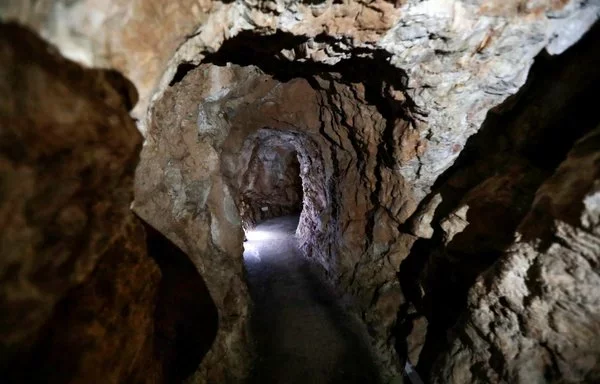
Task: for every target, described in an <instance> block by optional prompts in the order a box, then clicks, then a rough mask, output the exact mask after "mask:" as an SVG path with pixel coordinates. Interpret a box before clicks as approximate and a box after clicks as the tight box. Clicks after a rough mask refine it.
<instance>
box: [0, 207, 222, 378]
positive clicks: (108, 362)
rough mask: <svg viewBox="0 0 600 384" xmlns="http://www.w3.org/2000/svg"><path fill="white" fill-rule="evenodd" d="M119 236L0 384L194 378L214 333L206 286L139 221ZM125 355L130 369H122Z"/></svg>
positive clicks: (214, 319) (181, 255) (177, 251)
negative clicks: (137, 347)
mask: <svg viewBox="0 0 600 384" xmlns="http://www.w3.org/2000/svg"><path fill="white" fill-rule="evenodd" d="M134 220H137V219H134ZM144 228H145V230H146V234H144ZM127 231H128V232H127V235H128V236H125V237H123V238H122V239H119V240H118V241H116V242H114V244H112V245H111V246H110V248H109V249H108V250H107V251H106V253H105V254H104V255H103V256H102V258H101V259H100V261H99V262H98V265H97V266H96V268H95V270H94V271H93V273H92V275H91V277H90V279H89V281H88V282H86V283H84V284H82V285H80V286H78V287H76V288H74V289H73V290H71V291H70V292H69V293H68V295H67V296H66V297H65V299H64V300H62V301H61V302H60V303H59V304H58V305H57V306H56V308H55V309H54V313H53V315H52V317H51V319H50V321H48V323H47V324H46V325H45V327H44V329H42V331H41V333H40V335H39V337H38V340H37V341H36V343H35V348H34V349H33V350H32V351H31V352H30V353H27V354H26V355H21V356H18V358H17V359H15V360H14V361H13V365H12V367H11V368H10V369H9V370H8V372H7V373H6V374H5V375H4V376H2V377H0V379H2V380H0V381H1V382H2V383H11V384H12V383H15V384H16V383H55V384H59V383H67V382H73V380H74V379H75V382H81V381H80V380H82V379H84V378H86V380H88V379H89V382H98V380H99V377H97V376H95V375H96V374H97V373H98V372H109V375H110V377H108V376H105V375H106V374H104V376H102V380H103V381H107V382H121V383H145V382H148V380H149V378H152V382H153V383H165V384H171V383H173V384H175V383H177V384H179V383H181V382H182V380H183V379H185V378H187V377H188V376H189V375H191V374H192V373H193V372H195V371H196V369H197V368H198V366H199V365H200V362H201V361H202V358H203V357H204V355H205V354H206V353H207V351H208V350H209V348H210V346H211V344H212V342H213V340H214V338H215V336H216V333H217V326H218V317H217V309H216V306H215V304H214V303H213V301H212V298H211V297H210V294H209V292H208V290H207V288H206V285H205V283H204V281H203V279H202V277H201V276H200V274H199V273H198V271H197V270H196V267H195V266H194V265H193V264H192V262H191V261H190V260H189V258H188V257H187V255H186V254H185V253H184V252H182V251H181V250H180V249H179V248H178V247H177V246H175V245H174V244H173V243H171V242H170V241H169V240H168V239H167V238H166V237H164V236H163V235H162V234H161V233H159V232H158V231H156V230H155V229H153V228H152V227H150V226H148V225H146V224H142V223H141V220H140V221H139V222H136V223H135V224H134V225H131V226H130V227H129V228H128V229H127ZM144 238H145V240H146V244H147V253H146V246H145V245H146V244H145V241H144ZM154 262H156V264H158V267H159V268H160V271H159V270H158V269H157V267H156V265H155V264H154ZM142 330H143V331H142ZM135 337H138V338H139V337H143V338H144V339H142V340H141V341H140V342H139V343H138V344H139V345H143V348H142V349H141V350H129V349H128V347H129V344H130V343H131V342H132V341H131V338H135ZM135 341H136V342H138V341H139V340H135ZM129 354H132V355H134V357H132V359H131V360H132V361H135V366H134V367H126V368H122V367H121V366H120V361H121V359H122V358H123V356H125V357H130V356H129ZM96 370H97V371H96Z"/></svg>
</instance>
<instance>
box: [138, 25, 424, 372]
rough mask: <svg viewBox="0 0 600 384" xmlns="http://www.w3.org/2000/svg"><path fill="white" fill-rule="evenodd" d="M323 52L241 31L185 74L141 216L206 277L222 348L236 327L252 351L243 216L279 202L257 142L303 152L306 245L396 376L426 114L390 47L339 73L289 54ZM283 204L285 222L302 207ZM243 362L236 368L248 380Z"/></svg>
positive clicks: (297, 41) (162, 130)
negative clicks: (397, 323)
mask: <svg viewBox="0 0 600 384" xmlns="http://www.w3.org/2000/svg"><path fill="white" fill-rule="evenodd" d="M313 43H314V42H308V41H307V39H306V38H289V36H287V35H285V34H281V33H278V34H276V35H273V36H267V37H264V36H263V37H261V36H256V35H253V34H251V33H250V34H249V33H240V34H239V35H238V36H236V37H234V38H232V39H231V40H228V41H227V42H225V43H224V44H223V46H222V47H221V49H220V50H219V51H217V52H215V53H214V54H211V55H207V57H206V58H205V59H204V60H203V62H202V63H199V65H197V66H190V65H182V66H181V67H180V71H178V73H177V75H176V78H174V81H172V86H171V87H169V88H168V89H167V90H166V91H165V93H164V94H163V95H162V97H161V98H160V99H159V100H158V101H157V102H156V103H155V105H154V107H153V109H152V118H151V125H150V126H149V129H148V132H147V143H146V146H145V147H144V151H143V152H142V162H141V165H140V167H139V168H138V172H137V180H136V187H137V190H136V202H135V205H134V209H135V210H136V212H137V213H138V214H140V216H142V217H143V218H144V219H145V220H147V221H148V222H149V223H151V224H152V225H153V226H155V227H156V228H158V229H159V230H160V231H161V232H163V233H167V234H169V237H170V238H173V239H175V242H176V243H177V244H178V245H180V246H181V247H182V249H184V250H185V251H186V253H188V255H190V258H191V259H192V261H193V262H194V263H195V264H196V265H197V266H198V268H199V270H200V272H201V274H202V276H203V277H205V279H206V282H207V286H208V287H209V290H210V291H211V295H212V297H213V298H214V299H215V303H216V304H217V307H218V309H219V315H220V316H219V318H220V320H221V322H220V330H223V331H222V332H221V333H219V334H218V335H217V340H216V341H215V344H214V347H213V350H215V348H216V350H218V349H219V348H222V352H219V353H223V354H226V352H225V349H224V345H225V343H226V342H225V339H224V338H225V337H226V336H225V335H226V332H225V330H227V337H229V338H231V337H232V336H231V335H232V334H235V335H237V336H235V337H239V338H240V339H239V340H240V343H244V341H243V338H244V337H245V336H244V335H245V334H246V331H244V329H245V327H246V325H245V324H247V321H246V319H247V317H248V314H249V312H248V311H249V309H248V308H249V307H248V303H249V298H248V294H247V287H246V283H245V280H244V272H243V263H242V257H241V255H242V242H243V231H242V221H243V220H245V219H247V218H248V217H249V216H253V220H256V219H257V218H258V215H263V212H264V211H262V208H263V207H268V206H269V204H265V205H263V202H265V201H267V197H268V196H267V195H264V194H263V196H261V195H260V194H257V193H253V192H252V191H251V190H250V187H251V186H258V185H259V182H265V180H264V179H263V180H261V178H258V177H257V176H259V174H258V169H259V168H261V167H262V166H265V165H266V163H265V161H263V160H261V158H260V155H259V152H260V150H261V146H257V145H256V144H257V142H260V143H263V144H264V150H266V152H264V155H263V159H267V158H268V156H272V155H274V154H275V151H282V152H286V153H287V154H288V155H289V156H292V153H293V152H295V153H296V155H297V160H298V166H299V173H300V177H301V180H302V200H303V202H302V212H301V217H300V220H299V225H298V229H297V235H298V239H299V247H300V249H301V251H302V254H303V255H304V256H305V257H306V258H307V259H309V260H311V261H312V262H314V263H315V264H316V265H318V266H319V269H320V270H321V272H322V274H323V275H324V276H325V277H326V278H327V279H328V280H329V281H330V282H331V283H333V285H334V286H336V288H337V290H338V292H340V294H342V295H344V297H345V302H346V303H348V305H349V306H350V307H352V311H353V312H354V313H355V314H356V315H357V316H359V317H360V318H361V319H362V321H363V322H364V323H365V324H366V325H367V327H368V329H369V335H370V337H371V344H372V347H373V348H374V349H375V351H376V354H377V356H378V357H377V362H378V369H379V371H381V372H383V376H384V377H387V378H389V377H392V376H394V375H396V374H397V372H399V371H400V366H401V364H400V362H399V359H398V358H397V356H396V353H395V350H394V347H393V342H392V341H391V340H390V337H389V336H390V329H391V326H392V325H393V323H394V319H395V316H396V311H397V307H398V305H399V304H400V301H401V300H402V294H401V291H400V286H399V284H398V282H397V279H396V275H395V274H396V271H397V270H398V267H399V263H400V261H401V259H400V258H399V257H398V256H397V255H398V253H399V252H400V249H399V248H401V247H403V246H404V243H403V241H402V240H401V241H398V239H397V238H396V235H397V234H398V226H399V221H400V220H402V218H403V217H407V216H408V215H409V214H410V212H411V209H412V207H413V206H414V202H413V198H412V192H411V188H410V186H409V185H407V184H406V183H405V182H404V179H403V178H402V176H401V174H400V172H399V167H400V166H401V164H402V162H403V161H404V160H406V159H409V158H412V157H414V156H418V154H419V153H420V151H422V148H420V147H419V145H418V138H419V136H420V135H421V133H420V132H419V131H418V129H417V128H416V125H415V124H414V121H415V119H417V118H419V111H418V109H417V108H416V107H415V105H414V103H412V101H411V99H410V97H408V95H407V94H406V92H405V85H406V82H407V78H406V75H405V74H404V72H403V71H401V70H400V69H398V68H395V67H393V66H391V65H390V64H389V62H388V60H387V56H386V54H385V53H384V52H382V51H378V50H365V51H364V52H363V51H361V52H359V53H358V54H357V55H355V56H351V57H349V58H347V59H345V60H340V61H339V62H338V63H337V64H335V65H328V64H320V63H314V62H311V61H306V62H302V61H288V60H287V59H283V60H282V58H281V57H280V56H278V53H279V52H281V51H282V50H286V52H287V51H290V52H291V51H294V50H295V49H296V48H297V49H300V51H301V50H302V49H304V48H302V47H306V46H308V45H310V44H313ZM325 43H326V42H317V43H316V44H317V45H319V44H325ZM277 148H279V149H277ZM284 148H285V150H284ZM292 148H293V152H292ZM253 154H254V155H253ZM267 154H269V155H268V156H267ZM253 156H254V157H253ZM284 157H285V156H284ZM292 157H293V156H292ZM259 160H260V161H259ZM268 163H269V164H275V163H273V162H271V161H270V160H269V162H268ZM269 167H271V165H269ZM272 173H273V174H276V173H277V172H272ZM264 176H266V175H264V174H263V175H262V176H261V177H263V178H264ZM296 183H297V181H296ZM296 195H300V193H299V192H297V193H296ZM281 196H282V195H280V197H281ZM272 197H274V196H272ZM286 199H287V200H286V201H287V202H289V203H290V205H287V206H286V208H285V211H286V213H287V212H290V211H291V209H290V208H288V207H292V206H294V204H297V200H295V198H294V200H295V201H294V203H291V201H292V200H290V199H288V198H287V197H286ZM287 202H286V204H287ZM247 203H250V204H247ZM258 203H260V204H258ZM246 204H247V205H248V206H250V209H248V208H247V207H245V205H246ZM296 207H297V205H296ZM269 209H270V208H269ZM276 210H277V209H275V211H276ZM296 210H297V209H296ZM247 212H251V213H247ZM282 213H283V210H282ZM240 216H241V218H240ZM260 217H261V218H263V216H260ZM265 217H266V216H265ZM206 228H210V230H209V231H207V230H206ZM384 264H385V267H384ZM215 271H218V272H215ZM231 297H235V298H236V299H235V300H231ZM246 342H247V341H246ZM219 346H221V347H219ZM219 353H217V352H215V354H214V355H215V357H214V359H215V360H216V359H217V356H219ZM221 356H222V355H221ZM211 359H212V356H211V355H210V354H209V356H207V358H206V359H205V360H204V362H205V363H203V364H207V365H210V362H211ZM241 360H242V359H241V358H239V356H236V362H235V363H233V364H232V365H234V366H236V367H239V369H240V371H239V375H240V376H241V375H243V373H242V364H239V365H236V364H238V362H239V361H241ZM247 360H249V361H251V357H250V356H248V357H247ZM220 365H222V364H220ZM223 374H224V375H231V374H237V373H236V370H235V369H233V370H231V369H229V370H228V372H227V373H223Z"/></svg>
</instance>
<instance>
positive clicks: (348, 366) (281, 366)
mask: <svg viewBox="0 0 600 384" xmlns="http://www.w3.org/2000/svg"><path fill="white" fill-rule="evenodd" d="M297 225H298V217H297V216H287V217H280V218H276V219H271V220H267V221H265V222H263V223H262V224H259V225H258V226H257V227H256V228H255V230H253V231H252V232H249V233H248V234H247V237H248V240H247V241H246V242H245V243H244V248H245V252H244V260H245V265H246V270H247V274H248V282H249V286H250V293H251V295H252V298H253V300H254V304H255V305H254V310H253V316H252V327H253V328H252V330H253V335H254V339H255V341H256V344H257V350H258V355H259V357H258V360H257V364H256V367H255V371H254V374H253V376H252V378H251V380H250V382H251V383H253V384H254V383H256V384H258V383H261V384H268V383H281V384H283V383H286V384H287V383H298V384H300V383H302V384H312V383H314V384H321V383H346V384H350V383H361V384H370V383H379V380H378V378H377V376H378V375H377V370H376V368H375V366H374V363H373V359H372V357H371V354H370V352H369V349H368V347H367V344H366V342H365V341H364V340H365V330H364V329H363V328H362V327H361V326H360V325H359V324H360V323H359V321H358V319H356V318H355V317H353V316H352V315H350V314H349V313H348V312H346V311H344V309H343V308H342V306H341V305H340V304H339V302H338V301H337V299H336V295H335V294H334V293H333V291H332V289H331V288H330V286H329V285H328V284H326V283H325V282H324V281H322V280H321V279H320V278H319V275H318V273H316V272H315V269H314V267H313V266H312V265H311V263H310V262H308V261H307V260H306V259H305V258H304V257H303V256H302V254H301V252H300V251H299V250H298V247H297V241H296V237H295V230H296V226H297Z"/></svg>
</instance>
